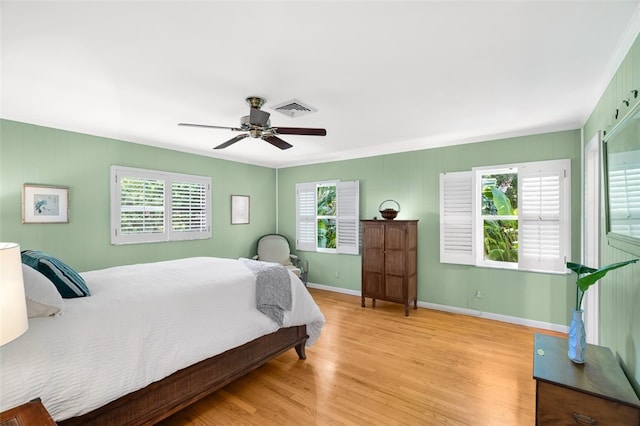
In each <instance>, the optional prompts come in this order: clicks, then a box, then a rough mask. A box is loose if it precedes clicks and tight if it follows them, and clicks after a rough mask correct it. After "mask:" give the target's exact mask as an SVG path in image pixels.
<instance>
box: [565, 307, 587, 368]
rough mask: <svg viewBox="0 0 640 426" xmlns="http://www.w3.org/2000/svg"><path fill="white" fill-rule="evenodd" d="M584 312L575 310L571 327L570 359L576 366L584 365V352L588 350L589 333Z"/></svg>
mask: <svg viewBox="0 0 640 426" xmlns="http://www.w3.org/2000/svg"><path fill="white" fill-rule="evenodd" d="M583 314H584V311H582V310H575V309H573V318H572V319H571V325H570V326H569V353H568V354H569V359H570V360H571V361H573V362H575V363H576V364H584V351H585V349H586V348H587V333H586V332H585V330H584V320H583V318H582V315H583Z"/></svg>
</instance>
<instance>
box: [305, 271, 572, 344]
mask: <svg viewBox="0 0 640 426" xmlns="http://www.w3.org/2000/svg"><path fill="white" fill-rule="evenodd" d="M307 286H308V287H311V288H317V289H318V290H326V291H333V292H335V293H343V294H349V295H351V296H360V295H361V292H360V290H349V289H345V288H340V287H332V286H330V285H324V284H316V283H307ZM418 306H419V307H421V308H427V309H434V310H437V311H445V312H451V313H454V314H461V315H467V316H471V317H478V318H486V319H490V320H494V321H502V322H507V323H510V324H517V325H522V326H525V327H534V328H539V329H542V330H549V331H557V332H559V333H568V332H569V326H567V325H561V324H552V323H549V322H544V321H536V320H530V319H526V318H520V317H512V316H509V315H501V314H494V313H492V312H483V311H478V310H475V309H468V308H458V307H456V306H448V305H440V304H437V303H430V302H421V301H418Z"/></svg>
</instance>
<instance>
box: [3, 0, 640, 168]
mask: <svg viewBox="0 0 640 426" xmlns="http://www.w3.org/2000/svg"><path fill="white" fill-rule="evenodd" d="M1 5H2V9H1V10H0V13H1V15H2V18H1V19H2V20H1V25H2V27H1V43H2V45H1V48H2V50H1V60H2V68H1V72H2V74H1V84H2V86H1V89H2V103H1V110H0V114H1V117H2V118H5V119H9V120H17V121H23V122H28V123H34V124H39V125H44V126H50V127H55V128H60V129H65V130H71V131H77V132H82V133H88V134H93V135H99V136H105V137H110V138H115V139H121V140H126V141H130V142H135V143H141V144H148V145H154V146H160V147H166V148H170V149H176V150H182V151H187V152H192V153H197V154H201V155H207V156H211V157H218V158H223V159H228V160H234V161H240V162H245V163H252V164H258V165H264V166H269V167H287V166H292V165H300V164H309V163H317V162H325V161H332V160H339V159H346V158H357V157H364V156H370V155H378V154H385V153H390V152H401V151H410V150H416V149H423V148H429V147H436V146H445V145H449V144H457V143H466V142H477V141H483V140H490V139H498V138H503V137H510V136H517V135H526V134H535V133H542V132H549V131H558V130H567V129H576V128H579V127H581V126H582V125H583V124H584V123H585V121H586V119H587V118H588V114H589V113H590V112H591V111H592V109H593V107H594V106H595V104H596V102H597V100H598V99H599V97H600V95H601V94H602V92H603V90H604V88H605V87H606V84H607V83H608V81H609V80H610V78H611V76H612V75H613V72H614V71H615V70H616V68H617V67H618V65H619V64H620V61H621V59H622V58H623V57H624V54H625V53H626V52H627V50H628V49H629V47H630V45H631V43H632V42H633V40H634V39H635V37H636V35H637V34H638V32H639V29H640V23H639V22H640V0H625V1H615V0H609V1H607V0H600V1H579V0H572V1H564V2H561V1H516V0H503V1H495V2H487V1H478V0H476V1H466V2H462V1H444V0H443V1H419V0H415V1H405V2H401V1H387V2H383V1H357V0H350V1H326V0H324V1H286V2H284V1H269V0H263V1H254V2H249V1H233V2H231V1H225V2H222V1H195V2H194V1H192V2H187V1H144V0H138V1H111V2H96V1H83V2H80V1H67V2H58V1H51V0H49V1H44V2H30V1H19V2H18V1H4V0H2V3H1ZM254 95H257V96H261V97H264V98H266V99H267V103H266V104H265V106H264V107H263V109H264V110H266V111H267V112H270V113H271V122H272V125H274V126H278V125H279V126H288V127H322V128H326V129H327V136H325V137H318V136H282V139H284V140H286V141H288V142H290V143H291V144H293V145H294V147H293V148H291V149H289V150H286V151H281V150H279V149H277V148H275V147H273V146H271V145H270V144H268V143H266V142H264V141H261V140H259V139H250V138H248V139H244V140H242V141H240V142H238V143H236V144H235V145H233V146H231V147H229V148H227V149H224V150H217V151H214V150H212V147H214V146H216V145H218V144H220V143H222V142H224V141H226V140H228V139H230V138H231V137H233V136H235V135H237V133H234V132H232V131H230V130H213V129H200V128H188V127H179V126H177V123H178V122H191V123H204V124H213V125H220V126H237V125H238V124H239V119H240V117H241V116H242V115H246V114H248V111H249V106H248V105H247V104H246V103H245V98H246V97H247V96H254ZM294 98H295V99H298V100H300V101H302V102H304V103H306V104H308V105H310V106H312V107H313V108H316V109H317V110H318V111H317V112H315V113H313V114H309V115H305V116H300V117H296V118H290V117H287V116H286V115H283V114H281V113H279V112H276V111H273V110H272V109H270V106H275V105H277V104H280V103H282V102H285V101H289V100H291V99H294Z"/></svg>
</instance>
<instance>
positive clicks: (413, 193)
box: [278, 130, 581, 325]
mask: <svg viewBox="0 0 640 426" xmlns="http://www.w3.org/2000/svg"><path fill="white" fill-rule="evenodd" d="M580 141H581V138H580V131H579V130H574V131H566V132H558V133H549V134H542V135H533V136H527V137H519V138H512V139H503V140H496V141H488V142H483V143H474V144H466V145H459V146H454V147H446V148H436V149H427V150H422V151H413V152H406V153H400V154H392V155H383V156H378V157H369V158H362V159H355V160H345V161H338V162H332V163H324V164H315V165H308V166H299V167H291V168H285V169H280V170H279V171H278V192H279V229H280V232H282V233H284V234H286V235H287V236H288V237H289V238H290V239H291V240H292V241H294V240H295V185H296V183H299V182H310V181H319V180H329V179H339V180H359V181H360V217H361V218H363V219H364V218H372V217H373V216H378V217H380V214H379V213H378V206H379V205H380V203H381V202H382V201H384V200H386V199H394V200H396V201H398V203H399V204H400V206H401V211H400V213H399V215H398V218H399V219H418V220H419V224H418V240H419V243H418V257H419V259H418V265H419V266H418V268H419V271H418V299H419V300H420V301H423V302H431V303H436V304H441V305H447V306H452V307H458V308H469V309H476V308H479V309H480V310H481V311H484V312H491V313H494V314H499V315H508V316H514V317H519V318H523V319H527V320H535V321H542V322H547V323H552V324H562V325H566V324H568V323H569V320H570V318H569V316H570V311H571V308H570V307H571V304H572V302H573V298H574V293H573V288H574V286H573V283H572V281H571V280H569V281H568V278H569V277H568V276H567V275H550V274H540V273H529V272H518V271H509V270H497V269H490V268H478V267H470V266H461V265H451V264H441V263H440V262H439V247H440V240H439V238H440V237H439V230H440V227H439V226H440V225H439V204H440V202H439V174H440V173H441V172H452V171H460V170H471V168H472V167H474V166H485V165H500V164H507V163H514V162H526V161H537V160H551V159H558V158H570V159H571V167H572V175H571V182H572V188H571V191H572V202H571V205H572V218H571V220H572V235H573V236H574V237H573V241H572V248H573V254H574V257H575V258H578V257H579V252H580V251H579V235H580V190H579V185H580ZM299 254H300V255H301V256H303V257H305V258H307V259H308V260H309V264H310V266H309V268H310V271H309V281H310V282H313V283H319V284H325V285H329V286H334V287H339V288H343V289H348V290H356V291H359V289H360V276H361V270H360V256H353V255H338V254H326V253H312V252H301V253H299ZM476 290H481V291H482V292H483V293H484V297H483V299H481V300H480V301H479V302H478V301H477V300H476V299H475V298H474V297H473V296H474V294H475V292H476Z"/></svg>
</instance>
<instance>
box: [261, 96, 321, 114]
mask: <svg viewBox="0 0 640 426" xmlns="http://www.w3.org/2000/svg"><path fill="white" fill-rule="evenodd" d="M271 108H272V109H273V110H275V111H278V112H281V113H282V114H284V115H286V116H289V117H300V116H302V115H306V114H311V113H312V112H316V111H318V110H317V109H315V108H312V107H310V106H309V105H305V104H303V103H302V102H300V101H299V100H297V99H292V100H290V101H287V102H283V103H281V104H278V105H275V106H272V107H271Z"/></svg>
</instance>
